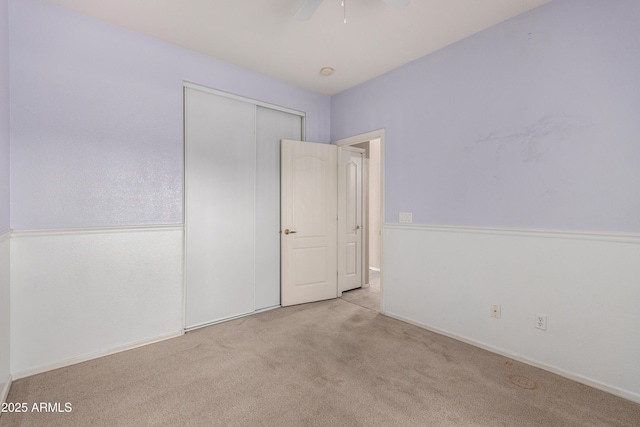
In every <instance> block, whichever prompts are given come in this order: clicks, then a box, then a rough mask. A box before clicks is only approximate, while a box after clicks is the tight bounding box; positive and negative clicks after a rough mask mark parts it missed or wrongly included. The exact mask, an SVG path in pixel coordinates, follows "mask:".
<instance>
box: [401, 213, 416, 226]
mask: <svg viewBox="0 0 640 427" xmlns="http://www.w3.org/2000/svg"><path fill="white" fill-rule="evenodd" d="M398 221H399V222H400V223H403V224H411V223H412V222H413V213H411V212H400V213H399V214H398Z"/></svg>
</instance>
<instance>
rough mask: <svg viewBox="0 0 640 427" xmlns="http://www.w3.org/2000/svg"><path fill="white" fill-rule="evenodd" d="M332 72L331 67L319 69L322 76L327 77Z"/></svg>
mask: <svg viewBox="0 0 640 427" xmlns="http://www.w3.org/2000/svg"><path fill="white" fill-rule="evenodd" d="M332 74H333V68H331V67H322V68H321V69H320V75H322V76H325V77H329V76H330V75H332Z"/></svg>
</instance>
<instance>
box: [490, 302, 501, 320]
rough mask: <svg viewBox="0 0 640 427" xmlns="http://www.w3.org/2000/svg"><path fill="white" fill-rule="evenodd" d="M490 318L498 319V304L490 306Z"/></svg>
mask: <svg viewBox="0 0 640 427" xmlns="http://www.w3.org/2000/svg"><path fill="white" fill-rule="evenodd" d="M491 317H495V318H496V319H499V318H500V305H498V304H492V305H491Z"/></svg>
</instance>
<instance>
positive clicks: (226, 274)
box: [185, 88, 256, 329]
mask: <svg viewBox="0 0 640 427" xmlns="http://www.w3.org/2000/svg"><path fill="white" fill-rule="evenodd" d="M255 120H256V107H255V106H254V105H251V104H248V103H245V102H241V101H238V100H235V99H230V98H225V97H221V96H217V95H214V94H211V93H207V92H204V91H198V90H194V89H190V88H186V89H185V161H186V165H185V166H186V167H185V177H186V180H185V190H186V191H185V195H186V203H185V239H186V254H185V255H186V264H185V265H186V295H185V298H186V301H185V323H186V328H187V329H189V328H192V327H195V326H198V325H202V324H206V323H211V322H215V321H218V320H222V319H226V318H229V317H234V316H238V315H242V314H246V313H250V312H252V311H254V271H255V270H254V263H255V259H254V234H255V228H254V227H255V226H254V223H255V190H256V188H255V185H256V157H255V156H256V151H255V134H254V132H255Z"/></svg>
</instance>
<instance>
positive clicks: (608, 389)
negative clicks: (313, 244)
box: [381, 312, 640, 403]
mask: <svg viewBox="0 0 640 427" xmlns="http://www.w3.org/2000/svg"><path fill="white" fill-rule="evenodd" d="M381 314H384V315H385V316H387V317H391V318H392V319H396V320H400V321H402V322H405V323H409V324H411V325H414V326H417V327H419V328H422V329H426V330H428V331H430V332H434V333H436V334H439V335H444V336H445V337H449V338H453V339H454V340H457V341H462V342H464V343H467V344H470V345H472V346H474V347H478V348H481V349H483V350H487V351H490V352H491V353H495V354H499V355H501V356H505V357H508V358H509V359H513V360H517V361H518V362H522V363H526V364H527V365H531V366H533V367H536V368H540V369H543V370H545V371H548V372H551V373H553V374H556V375H560V376H561V377H564V378H567V379H570V380H573V381H575V382H578V383H580V384H584V385H587V386H589V387H593V388H595V389H598V390H601V391H604V392H607V393H610V394H613V395H615V396H618V397H622V398H624V399H627V400H631V401H633V402H636V403H640V395H638V394H635V393H631V392H628V391H626V390H621V389H619V388H616V387H611V386H609V385H607V384H603V383H601V382H598V381H594V380H592V379H589V378H585V377H583V376H581V375H578V374H575V373H573V372H568V371H566V370H563V369H559V368H556V367H555V366H550V365H546V364H544V363H540V362H537V361H535V360H532V359H529V358H527V357H524V356H522V355H519V354H514V353H510V352H509V351H506V350H503V349H501V348H497V347H493V346H491V345H488V344H485V343H482V342H479V341H475V340H472V339H469V338H466V337H463V336H460V335H457V334H452V333H449V332H447V331H443V330H442V329H438V328H433V327H430V326H428V325H424V324H422V323H420V322H416V321H414V320H411V319H407V318H406V317H402V316H398V315H397V314H393V313H389V312H386V313H381Z"/></svg>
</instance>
